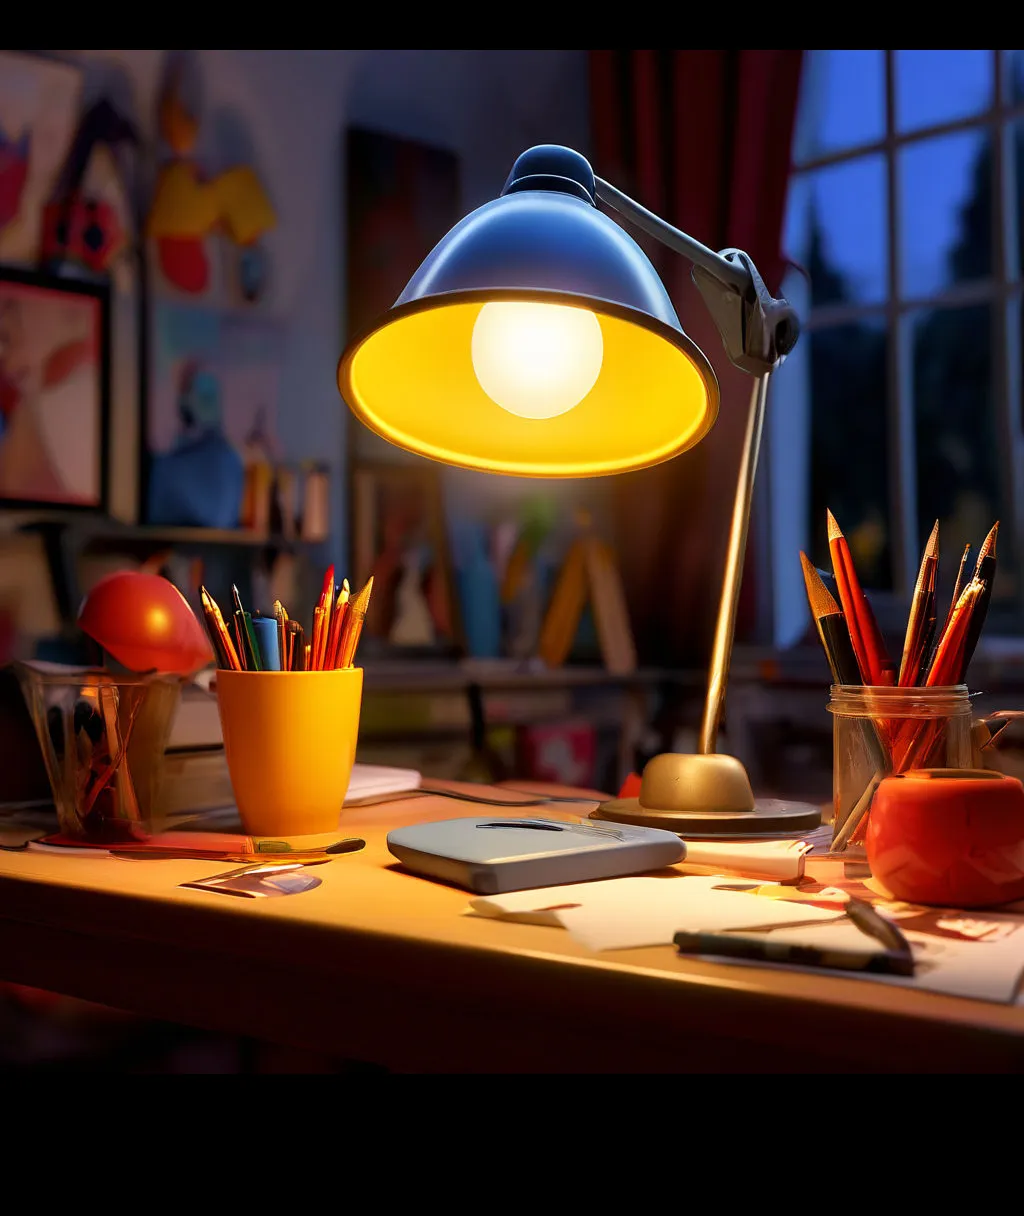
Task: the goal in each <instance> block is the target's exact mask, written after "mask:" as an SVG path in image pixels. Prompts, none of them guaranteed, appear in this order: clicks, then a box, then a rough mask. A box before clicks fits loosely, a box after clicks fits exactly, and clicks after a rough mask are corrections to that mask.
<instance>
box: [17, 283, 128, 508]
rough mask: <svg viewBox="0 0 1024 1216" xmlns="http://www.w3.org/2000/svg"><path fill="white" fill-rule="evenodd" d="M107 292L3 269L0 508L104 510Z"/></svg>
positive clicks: (107, 410) (96, 285)
mask: <svg viewBox="0 0 1024 1216" xmlns="http://www.w3.org/2000/svg"><path fill="white" fill-rule="evenodd" d="M109 417H110V295H109V289H108V287H107V286H106V285H105V284H100V283H95V282H86V281H83V280H80V279H69V278H63V277H60V276H55V275H51V274H44V273H40V272H36V271H29V270H22V269H14V268H9V267H0V505H4V506H35V507H39V506H50V507H67V508H87V509H92V510H105V509H106V506H107V445H108V437H109V436H108V431H109Z"/></svg>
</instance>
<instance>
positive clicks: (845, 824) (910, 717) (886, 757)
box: [827, 684, 972, 857]
mask: <svg viewBox="0 0 1024 1216" xmlns="http://www.w3.org/2000/svg"><path fill="white" fill-rule="evenodd" d="M827 708H828V711H829V713H831V714H832V806H833V816H832V852H833V853H843V854H844V855H845V856H847V857H863V856H864V843H863V842H864V833H865V831H866V830H867V823H868V815H869V813H870V809H871V800H872V798H873V797H874V793H875V790H876V789H877V788H878V784H879V782H880V781H881V780H882V778H883V777H886V776H888V775H890V774H891V773H903V772H907V771H909V770H911V769H917V768H970V767H971V763H972V752H971V702H970V695H969V693H968V690H967V685H966V684H954V685H951V686H948V687H943V688H921V687H917V686H912V687H909V688H892V687H885V686H875V687H870V686H862V685H850V684H833V686H832V689H831V693H830V696H829V702H828V707H827Z"/></svg>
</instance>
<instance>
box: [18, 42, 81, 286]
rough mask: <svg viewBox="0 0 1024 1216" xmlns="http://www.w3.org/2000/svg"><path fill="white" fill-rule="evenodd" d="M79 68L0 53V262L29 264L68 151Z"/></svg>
mask: <svg viewBox="0 0 1024 1216" xmlns="http://www.w3.org/2000/svg"><path fill="white" fill-rule="evenodd" d="M81 93H82V72H81V69H80V68H78V67H76V66H73V65H71V64H67V63H60V62H58V61H56V60H53V59H46V58H44V57H43V56H41V55H33V54H27V53H23V52H20V51H0V262H6V263H22V264H26V265H34V264H35V263H36V262H37V261H38V258H39V253H40V247H41V240H42V230H43V208H44V207H45V205H46V204H47V203H48V202H49V201H50V195H51V193H52V192H53V189H54V187H55V185H56V183H57V178H58V176H59V174H60V171H61V168H62V167H63V165H64V160H65V158H66V156H67V154H68V150H69V149H70V147H71V141H72V139H73V138H74V135H75V129H76V126H77V124H78V110H79V104H80V101H81Z"/></svg>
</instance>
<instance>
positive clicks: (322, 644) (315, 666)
mask: <svg viewBox="0 0 1024 1216" xmlns="http://www.w3.org/2000/svg"><path fill="white" fill-rule="evenodd" d="M324 617H325V614H324V610H323V607H322V606H321V605H320V604H317V606H316V607H315V608H314V609H313V643H312V645H313V651H312V663H311V665H310V670H311V671H322V670H323V666H324V652H325V650H326V648H327V626H326V624H325V623H324Z"/></svg>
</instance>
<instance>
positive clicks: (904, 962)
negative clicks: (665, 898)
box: [672, 931, 914, 975]
mask: <svg viewBox="0 0 1024 1216" xmlns="http://www.w3.org/2000/svg"><path fill="white" fill-rule="evenodd" d="M672 940H673V941H674V942H675V944H676V947H677V948H678V950H679V952H680V953H681V954H704V955H719V956H720V957H723V958H741V959H749V960H752V961H754V962H765V963H787V964H790V965H791V966H798V967H826V968H835V969H837V970H840V971H871V972H874V973H876V974H878V973H881V974H883V975H913V974H914V960H913V958H912V957H908V956H907V955H904V954H901V953H898V952H896V951H894V950H885V951H882V952H881V953H880V952H879V951H877V950H856V949H854V948H852V947H849V946H826V947H823V946H804V945H800V944H799V943H797V942H785V941H773V940H772V938H771V937H770V936H768V935H765V936H764V937H743V936H741V935H740V934H737V933H729V932H723V933H690V932H686V931H680V932H679V933H676V934H675V935H674V936H673V938H672Z"/></svg>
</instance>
